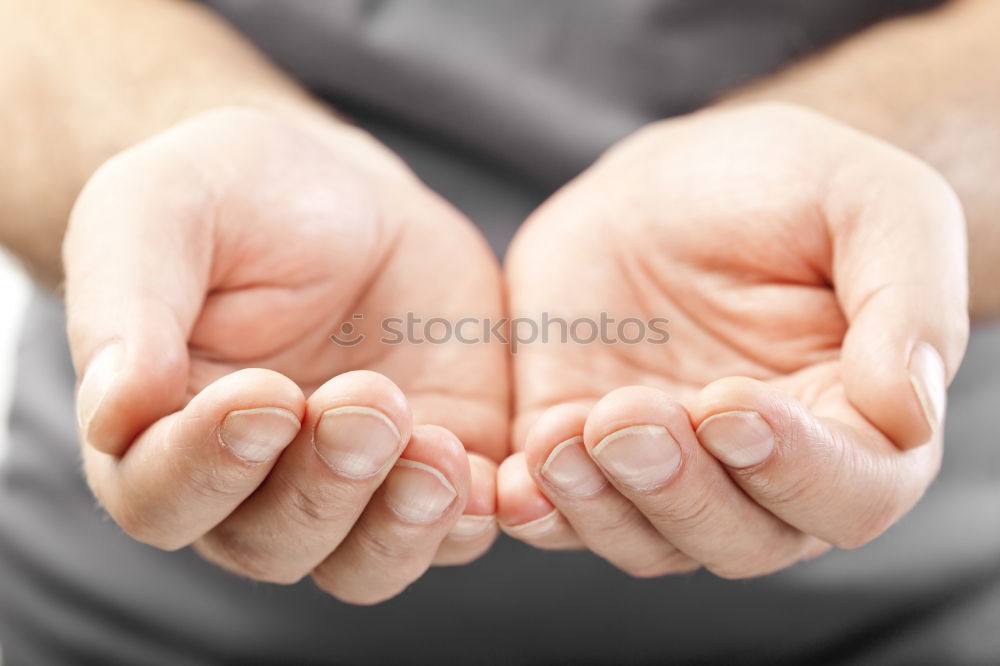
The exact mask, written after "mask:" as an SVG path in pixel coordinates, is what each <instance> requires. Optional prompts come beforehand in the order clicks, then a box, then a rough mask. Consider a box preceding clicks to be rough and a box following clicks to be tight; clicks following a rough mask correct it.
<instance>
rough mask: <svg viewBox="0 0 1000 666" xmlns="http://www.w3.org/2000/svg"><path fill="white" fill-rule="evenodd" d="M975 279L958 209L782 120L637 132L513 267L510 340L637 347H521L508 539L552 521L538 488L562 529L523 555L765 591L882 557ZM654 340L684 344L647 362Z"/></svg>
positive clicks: (881, 153)
mask: <svg viewBox="0 0 1000 666" xmlns="http://www.w3.org/2000/svg"><path fill="white" fill-rule="evenodd" d="M929 267H933V268H934V270H933V271H931V270H928V268H929ZM964 271H965V268H964V237H963V225H962V220H961V212H960V210H959V208H958V206H957V204H956V202H955V199H954V197H953V195H952V194H951V193H950V191H949V190H948V188H947V186H945V185H944V184H943V181H942V180H941V179H940V178H938V177H937V176H936V175H935V174H933V173H932V172H931V171H930V170H929V169H927V168H926V167H924V166H923V165H921V164H919V163H918V162H916V161H915V160H913V159H912V158H910V157H908V156H906V155H904V154H902V153H900V152H898V151H896V150H895V149H892V148H891V147H889V146H887V145H884V144H881V143H879V142H877V141H875V140H873V139H870V138H868V137H865V136H863V135H861V134H860V133H857V132H854V131H852V130H849V129H847V128H844V127H842V126H838V125H836V124H835V123H832V122H830V121H828V120H826V119H823V118H821V117H819V116H816V115H814V114H811V113H807V112H804V111H800V110H797V109H793V108H788V107H777V106H766V107H751V108H747V109H739V110H730V111H725V112H722V111H719V112H708V113H704V114H699V115H695V116H692V117H689V118H684V119H680V120H676V121H668V122H665V123H661V124H658V125H654V126H651V127H649V128H646V129H644V130H642V131H640V132H638V133H637V134H636V135H634V136H633V137H631V138H629V139H627V140H626V141H625V142H623V143H622V144H621V145H619V146H617V147H616V148H614V149H612V150H611V151H610V152H609V153H608V154H607V155H605V156H604V157H603V158H602V159H601V160H599V161H598V163H597V164H595V165H594V167H592V168H591V169H590V170H589V171H588V172H586V173H585V174H583V175H582V176H581V177H579V178H578V179H577V180H576V181H574V182H573V183H571V184H570V185H568V186H567V187H566V188H564V189H563V191H561V192H560V193H558V194H557V195H556V196H555V197H553V199H552V200H550V201H549V202H548V203H546V204H545V205H544V206H543V207H542V208H541V209H540V210H539V211H537V212H536V213H535V214H534V216H533V217H532V219H531V220H529V222H528V224H527V225H526V227H525V229H523V231H522V233H521V235H520V237H519V238H518V239H517V240H516V241H515V245H514V246H513V248H512V251H511V253H510V256H509V259H508V265H507V276H508V289H509V293H510V302H511V310H512V313H513V314H514V315H515V316H522V317H539V316H540V313H542V312H549V313H550V318H551V316H552V315H559V316H561V317H563V318H564V319H567V320H569V321H572V320H574V319H579V318H586V319H594V320H597V319H599V318H600V317H601V316H602V313H606V314H605V315H604V316H605V317H606V318H608V319H610V320H614V321H615V322H624V321H626V320H629V321H631V322H632V323H630V324H627V325H626V326H625V327H624V328H618V327H615V326H611V327H610V329H609V330H610V331H611V332H612V333H613V334H614V333H617V334H618V335H619V336H621V335H622V334H625V335H626V336H628V337H627V338H626V340H625V341H622V340H621V339H619V340H618V341H617V342H614V343H613V344H604V343H602V342H600V341H598V342H594V343H591V344H580V343H578V342H573V341H569V342H568V343H566V344H560V343H554V342H553V341H551V340H550V341H549V343H548V344H532V345H524V346H523V347H522V349H521V351H520V352H519V354H518V355H517V358H516V365H515V377H516V392H517V396H518V401H517V417H516V420H515V424H516V425H515V442H516V444H519V445H524V446H526V451H525V456H526V459H527V466H526V468H525V469H524V470H523V471H522V470H521V469H520V468H521V467H525V465H524V463H523V462H521V461H520V460H516V461H511V462H510V463H509V464H507V465H505V467H504V469H503V470H502V474H501V481H502V483H501V489H500V492H501V502H502V504H505V505H506V509H505V511H508V512H509V515H508V516H507V521H508V522H510V521H511V520H517V521H525V520H526V519H533V518H535V517H536V516H538V515H539V514H541V513H542V512H543V511H544V510H545V508H546V507H551V504H548V503H546V502H542V501H541V499H540V498H539V497H538V496H537V495H536V494H535V491H534V490H533V486H535V487H537V488H538V489H539V490H540V491H541V492H542V493H543V494H544V495H545V496H546V499H547V500H549V501H550V502H552V503H553V504H555V506H556V507H557V508H559V509H560V510H561V513H560V514H559V516H558V517H555V514H553V516H554V517H553V518H552V519H549V520H548V521H547V522H546V524H545V525H543V526H542V527H538V526H535V525H529V528H530V529H535V530H536V531H535V532H530V534H529V536H528V537H527V540H529V541H534V542H536V543H539V544H540V545H546V543H551V544H559V545H565V544H576V545H579V543H581V542H582V543H583V544H584V545H588V546H590V547H592V548H593V549H594V550H596V551H598V552H599V553H601V554H602V555H605V556H606V557H608V558H609V559H611V560H612V561H613V562H616V563H618V564H620V565H621V566H623V568H625V569H626V570H632V571H634V572H636V573H664V572H668V571H676V570H683V569H686V568H690V567H691V566H696V565H698V564H701V565H705V566H708V567H710V568H712V569H713V570H716V571H718V572H719V573H721V574H723V575H734V576H743V575H753V574H757V573H762V572H765V571H769V570H773V569H776V568H780V567H782V566H785V565H787V564H789V563H791V562H793V561H795V560H796V559H800V558H801V557H803V556H807V555H811V554H814V553H815V552H818V551H819V550H822V549H823V548H824V547H825V544H827V543H833V544H837V545H842V546H854V545H859V544H861V543H864V542H865V541H867V540H870V539H871V538H873V537H874V536H876V535H878V534H880V533H881V532H882V531H883V530H884V529H885V528H886V527H888V526H889V525H890V524H891V523H892V522H894V521H895V520H896V519H898V517H899V516H900V515H902V513H903V512H905V511H906V510H907V509H908V508H909V507H910V506H912V504H913V503H914V502H915V501H916V500H917V499H918V498H919V496H920V494H921V493H922V492H923V490H924V489H925V488H926V486H927V485H928V484H929V483H930V481H931V479H932V478H933V476H934V474H935V473H936V469H937V460H938V458H939V456H940V428H939V426H940V419H941V416H942V413H943V408H944V385H945V375H946V374H947V376H948V377H950V376H951V373H953V372H954V370H955V368H956V367H957V364H958V362H959V361H960V359H961V355H962V352H963V350H964V344H965V339H966V335H967V325H968V324H967V316H966V312H965V289H966V287H965V272H964ZM630 318H631V319H630ZM653 318H664V319H667V320H669V324H667V326H666V327H667V329H668V330H669V334H670V337H669V340H668V341H666V342H663V341H662V338H660V339H659V340H657V342H663V343H662V344H657V343H651V342H649V338H648V337H647V339H646V341H644V342H639V343H635V339H636V337H637V334H638V333H639V332H640V331H638V330H637V329H638V326H639V325H638V323H637V320H641V321H644V322H647V333H649V329H648V322H649V321H650V320H651V319H653ZM654 337H656V336H654ZM942 356H943V358H944V361H943V362H942V360H941V357H942ZM628 386H633V388H628V389H619V387H628ZM636 386H638V387H641V388H638V387H636ZM616 389H619V390H616ZM553 407H555V409H550V408H553ZM547 410H548V411H547ZM574 438H582V439H579V441H575V440H574ZM633 440H634V441H633ZM928 440H933V442H932V443H931V444H930V445H928V446H918V445H920V444H922V443H924V442H927V441H928ZM574 441H575V443H571V442H574ZM560 447H562V448H560ZM612 454H614V455H612ZM560 461H561V462H560ZM595 463H596V464H595ZM529 475H530V477H531V479H530V480H531V481H532V482H533V484H529V482H528V481H529V479H528V476H529ZM561 486H565V488H561ZM574 487H575V488H576V489H577V490H576V491H574ZM505 488H506V489H507V491H508V492H506V493H505ZM581 489H582V490H581ZM505 495H506V497H505ZM529 507H534V508H529ZM623 516H628V520H625V521H622V517H623ZM541 517H542V518H544V517H545V516H541ZM602 521H603V522H602ZM528 522H530V520H529V521H528ZM605 523H606V524H605ZM615 524H617V525H618V526H617V527H614V525H615ZM637 526H638V527H637ZM543 527H544V529H545V530H546V531H543V532H538V531H537V530H541V529H542V528H543ZM625 532H628V533H627V534H625ZM512 533H514V534H518V529H517V527H515V528H514V529H513V530H512ZM611 535H616V536H615V538H612V537H611ZM616 539H617V541H616Z"/></svg>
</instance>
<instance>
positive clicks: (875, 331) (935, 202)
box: [826, 145, 969, 449]
mask: <svg viewBox="0 0 1000 666" xmlns="http://www.w3.org/2000/svg"><path fill="white" fill-rule="evenodd" d="M876 148H877V150H876V151H874V152H873V155H872V157H873V158H874V159H871V160H867V161H866V163H865V164H864V165H860V166H859V165H858V164H851V165H849V166H848V167H847V168H844V169H842V170H841V171H842V172H843V173H841V174H839V175H837V176H835V177H834V179H833V181H832V183H831V186H832V188H833V189H832V190H831V193H832V194H831V196H830V197H829V198H828V200H827V211H826V213H827V219H828V221H829V224H830V226H831V231H832V238H833V255H834V256H833V282H834V285H835V287H836V290H837V296H838V298H839V300H840V304H841V308H842V309H843V311H844V313H845V315H846V317H847V320H848V330H847V334H846V336H845V338H844V343H843V349H842V357H841V363H842V366H841V367H842V373H843V381H844V387H845V390H846V394H847V399H848V400H849V401H850V402H851V403H852V404H853V406H854V407H855V408H856V409H857V410H858V411H859V412H861V413H862V414H863V415H864V416H865V418H867V419H868V420H869V421H871V422H872V423H873V424H875V426H876V427H878V428H879V429H880V430H881V431H882V432H883V433H885V434H886V435H887V436H888V437H889V438H890V439H891V440H892V441H893V442H894V443H895V444H896V445H897V446H898V447H900V448H902V449H908V448H912V447H915V446H919V445H921V444H923V443H925V442H927V441H929V440H930V439H931V437H932V436H933V435H934V433H935V432H936V431H937V430H938V429H939V428H940V427H941V425H942V421H943V418H944V411H945V402H946V388H947V385H948V383H949V382H950V381H951V378H952V377H953V376H954V375H955V372H956V371H957V370H958V366H959V364H960V363H961V360H962V356H963V355H964V353H965V346H966V343H967V342H968V335H969V317H968V274H967V271H968V268H967V260H966V239H965V222H964V217H963V215H962V210H961V205H960V204H959V202H958V199H957V197H956V196H955V194H954V192H953V191H952V190H951V188H950V187H949V186H948V184H947V183H946V182H945V181H944V179H943V178H941V177H940V176H939V175H937V173H936V172H934V171H932V170H931V169H930V168H929V167H927V166H925V165H924V164H922V163H920V162H918V161H917V160H916V159H914V158H912V157H910V156H908V155H906V154H904V153H903V152H901V151H898V150H896V149H894V148H891V147H889V146H881V145H878V146H876ZM842 193H843V194H842Z"/></svg>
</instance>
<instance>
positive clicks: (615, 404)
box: [583, 386, 692, 451]
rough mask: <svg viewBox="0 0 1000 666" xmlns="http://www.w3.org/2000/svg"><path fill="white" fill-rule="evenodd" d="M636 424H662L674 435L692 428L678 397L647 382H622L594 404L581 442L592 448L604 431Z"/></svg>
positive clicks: (600, 438)
mask: <svg viewBox="0 0 1000 666" xmlns="http://www.w3.org/2000/svg"><path fill="white" fill-rule="evenodd" d="M637 425H640V426H641V425H661V426H664V427H666V428H667V429H668V430H669V431H670V433H671V434H672V435H673V437H674V438H675V439H676V438H680V437H685V436H686V435H687V434H688V433H690V432H691V431H692V427H691V418H690V416H689V415H688V410H687V408H686V407H685V406H684V405H682V404H681V403H680V402H679V401H678V400H676V399H674V398H673V397H671V396H670V395H668V394H667V393H665V392H664V391H661V390H659V389H655V388H651V387H648V386H625V387H622V388H618V389H615V390H614V391H611V392H610V393H608V394H607V395H605V396H604V397H603V398H601V399H600V400H599V401H598V402H597V404H596V405H594V407H593V409H592V410H591V412H590V415H589V416H588V417H587V423H586V425H585V427H584V431H583V439H584V443H585V444H586V446H587V448H588V449H589V450H591V451H593V449H594V447H596V446H597V445H598V444H599V443H600V442H601V441H602V440H603V439H604V438H605V437H607V436H608V435H611V434H613V433H616V432H618V431H619V430H622V429H624V428H630V427H632V426H637Z"/></svg>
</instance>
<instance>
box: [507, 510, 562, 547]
mask: <svg viewBox="0 0 1000 666" xmlns="http://www.w3.org/2000/svg"><path fill="white" fill-rule="evenodd" d="M559 516H560V514H559V509H552V510H551V511H549V512H548V513H547V514H545V515H544V516H542V517H540V518H535V519H534V520H529V521H528V522H526V523H521V524H520V525H504V527H503V531H504V532H506V533H507V534H509V535H511V536H512V537H515V538H517V539H528V540H532V539H541V538H543V537H545V536H546V535H548V534H549V533H550V532H552V530H554V529H555V528H556V526H557V525H558V524H559Z"/></svg>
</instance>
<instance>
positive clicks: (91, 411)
mask: <svg viewBox="0 0 1000 666" xmlns="http://www.w3.org/2000/svg"><path fill="white" fill-rule="evenodd" d="M124 351H125V349H124V347H123V346H122V344H121V343H120V342H112V343H109V344H108V345H106V346H105V347H104V349H102V350H101V351H100V352H98V353H97V355H96V356H94V358H93V359H92V360H91V361H90V365H88V366H87V370H86V371H85V372H84V373H83V380H82V381H81V382H80V390H79V391H78V392H77V395H76V413H77V424H78V425H79V427H80V432H81V433H83V435H84V438H86V434H87V430H88V429H89V428H90V422H91V421H92V420H93V418H94V415H95V414H96V413H97V410H98V409H100V407H101V403H102V402H103V401H104V397H105V396H106V395H107V393H108V389H110V388H111V385H112V384H113V383H114V381H115V377H116V376H117V375H118V370H119V369H120V368H121V364H122V360H123V359H124V357H125V354H124Z"/></svg>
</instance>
